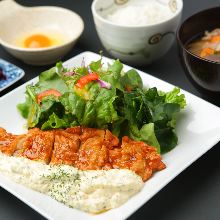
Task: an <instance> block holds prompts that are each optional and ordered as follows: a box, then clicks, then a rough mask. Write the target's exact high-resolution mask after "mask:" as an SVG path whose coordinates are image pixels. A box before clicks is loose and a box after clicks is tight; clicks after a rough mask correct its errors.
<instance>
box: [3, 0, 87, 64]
mask: <svg viewBox="0 0 220 220" xmlns="http://www.w3.org/2000/svg"><path fill="white" fill-rule="evenodd" d="M0 8H1V14H0V27H1V31H0V43H1V44H2V46H3V47H4V48H5V49H6V50H7V51H8V52H9V53H10V54H12V55H13V56H15V57H16V58H18V59H21V60H22V61H24V62H25V63H28V64H32V65H46V64H51V63H54V62H56V61H58V60H60V59H61V58H62V57H63V56H64V55H65V54H66V53H67V52H68V51H70V50H71V48H72V47H73V46H74V44H75V43H76V41H77V39H78V38H79V37H80V35H81V34H82V32H83V29H84V23H83V20H82V19H81V17H80V16H79V15H77V14H76V13H74V12H73V11H70V10H68V9H64V8H60V7H49V6H42V7H23V6H21V5H19V4H17V3H16V2H15V1H13V0H3V1H0ZM47 32H48V33H60V34H61V35H62V36H63V37H64V39H63V42H62V44H60V45H57V46H51V47H44V48H23V47H20V46H17V45H16V39H17V38H18V37H19V36H25V35H28V34H34V33H36V34H37V33H41V34H44V33H45V34H46V33H47Z"/></svg>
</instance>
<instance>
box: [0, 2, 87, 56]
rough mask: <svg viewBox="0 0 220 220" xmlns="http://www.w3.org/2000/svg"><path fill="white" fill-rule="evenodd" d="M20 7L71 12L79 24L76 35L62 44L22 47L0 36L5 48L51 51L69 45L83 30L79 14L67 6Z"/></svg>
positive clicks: (34, 51)
mask: <svg viewBox="0 0 220 220" xmlns="http://www.w3.org/2000/svg"><path fill="white" fill-rule="evenodd" d="M21 8H23V9H27V10H30V9H31V10H39V9H40V10H54V11H62V12H65V13H71V14H72V15H74V16H76V17H77V19H78V23H79V24H80V29H79V31H78V32H76V35H75V36H73V37H71V38H70V39H69V40H68V41H66V42H65V43H63V44H60V45H55V46H51V47H42V48H24V47H19V46H16V45H14V44H10V43H7V42H6V41H4V40H2V38H0V45H2V46H3V47H5V48H7V49H11V50H15V51H19V52H24V53H26V52H28V53H36V52H44V51H51V50H56V49H59V48H62V47H65V46H68V45H70V44H71V43H73V42H74V41H76V40H77V39H78V38H79V37H80V36H81V34H82V33H83V31H84V28H85V25H84V21H83V19H82V18H81V16H80V15H79V14H77V13H76V12H74V11H72V10H70V9H67V8H62V7H58V6H35V7H26V6H22V7H21Z"/></svg>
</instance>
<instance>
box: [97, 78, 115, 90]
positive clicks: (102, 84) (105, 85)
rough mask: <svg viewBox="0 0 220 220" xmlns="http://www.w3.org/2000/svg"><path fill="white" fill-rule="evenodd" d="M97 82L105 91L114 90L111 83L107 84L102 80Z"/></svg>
mask: <svg viewBox="0 0 220 220" xmlns="http://www.w3.org/2000/svg"><path fill="white" fill-rule="evenodd" d="M97 81H98V82H99V84H100V86H101V87H102V88H105V89H111V88H112V85H111V84H110V83H108V82H106V81H103V80H101V79H98V80H97Z"/></svg>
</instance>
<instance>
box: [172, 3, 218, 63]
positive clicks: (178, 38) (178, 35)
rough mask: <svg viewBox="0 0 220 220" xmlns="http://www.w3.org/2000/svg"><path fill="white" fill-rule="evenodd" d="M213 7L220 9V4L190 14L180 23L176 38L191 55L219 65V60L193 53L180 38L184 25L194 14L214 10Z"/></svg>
mask: <svg viewBox="0 0 220 220" xmlns="http://www.w3.org/2000/svg"><path fill="white" fill-rule="evenodd" d="M213 9H215V10H218V9H219V10H220V6H217V7H211V8H207V9H204V10H201V11H198V12H196V13H195V14H192V15H190V16H189V17H187V18H186V19H185V20H184V21H183V22H182V23H181V24H180V25H179V27H178V28H177V31H176V39H177V41H178V43H179V45H180V46H181V48H182V49H183V50H184V51H185V52H186V53H188V54H190V55H191V56H193V57H195V58H198V59H199V60H202V61H205V62H208V63H212V64H217V65H220V62H217V61H213V60H208V59H206V58H203V57H200V56H198V55H196V54H194V53H192V52H191V51H189V50H188V49H187V48H186V45H187V44H185V45H184V44H183V42H182V40H181V39H180V30H181V28H182V27H183V25H184V24H185V23H186V22H187V21H188V20H190V19H192V18H193V17H194V16H196V15H198V14H200V13H204V12H207V11H212V10H213Z"/></svg>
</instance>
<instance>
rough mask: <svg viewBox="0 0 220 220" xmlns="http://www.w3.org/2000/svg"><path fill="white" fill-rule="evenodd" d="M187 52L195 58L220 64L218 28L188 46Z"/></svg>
mask: <svg viewBox="0 0 220 220" xmlns="http://www.w3.org/2000/svg"><path fill="white" fill-rule="evenodd" d="M188 50H189V51H190V52H192V53H194V54H196V55H197V56H200V57H202V58H205V59H208V60H211V61H215V62H219V63H220V28H217V29H214V30H213V31H211V32H208V31H206V32H205V33H204V36H203V37H201V38H200V39H197V40H195V41H193V42H191V43H190V44H189V45H188Z"/></svg>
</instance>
